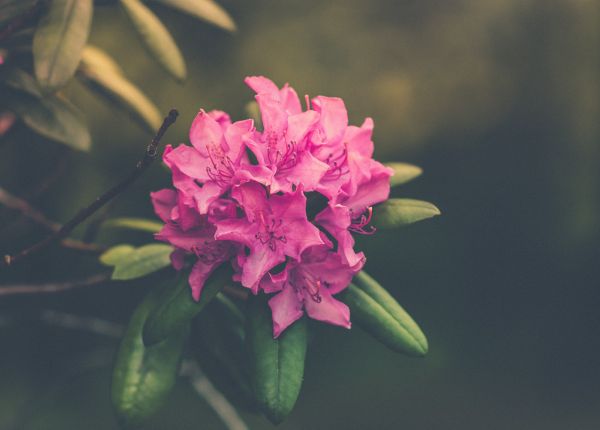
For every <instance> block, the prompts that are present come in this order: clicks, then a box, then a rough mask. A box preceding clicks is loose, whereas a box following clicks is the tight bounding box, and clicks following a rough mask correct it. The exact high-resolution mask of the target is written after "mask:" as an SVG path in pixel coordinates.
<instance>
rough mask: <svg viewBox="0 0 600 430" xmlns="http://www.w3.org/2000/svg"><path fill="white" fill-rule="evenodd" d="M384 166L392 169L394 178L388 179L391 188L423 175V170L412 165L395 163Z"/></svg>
mask: <svg viewBox="0 0 600 430" xmlns="http://www.w3.org/2000/svg"><path fill="white" fill-rule="evenodd" d="M385 165H386V167H390V168H392V169H394V176H392V177H391V178H390V185H391V186H392V187H395V186H397V185H402V184H405V183H407V182H410V181H412V180H413V179H415V178H417V177H419V176H421V174H422V173H423V169H421V168H420V167H419V166H415V165H413V164H408V163H399V162H396V163H386V164H385Z"/></svg>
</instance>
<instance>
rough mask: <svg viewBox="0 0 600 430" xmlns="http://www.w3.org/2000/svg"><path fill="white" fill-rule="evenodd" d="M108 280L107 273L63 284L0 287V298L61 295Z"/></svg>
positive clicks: (108, 275)
mask: <svg viewBox="0 0 600 430" xmlns="http://www.w3.org/2000/svg"><path fill="white" fill-rule="evenodd" d="M109 279H110V274H109V273H101V274H96V275H92V276H90V277H87V278H84V279H77V280H75V281H65V282H50V283H47V284H37V285H36V284H32V285H28V284H16V285H2V286H0V297H2V296H19V295H25V294H52V293H62V292H64V291H68V290H73V289H76V288H82V287H91V286H93V285H98V284H102V283H104V282H106V281H108V280H109Z"/></svg>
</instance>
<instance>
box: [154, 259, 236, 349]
mask: <svg viewBox="0 0 600 430" xmlns="http://www.w3.org/2000/svg"><path fill="white" fill-rule="evenodd" d="M231 276H232V270H231V266H230V265H229V264H223V265H221V266H220V267H219V268H218V269H217V270H215V272H214V273H213V274H212V275H211V276H210V277H209V278H208V280H207V281H206V283H205V284H204V288H203V289H202V294H201V295H200V300H198V301H197V302H196V301H195V300H194V299H193V298H192V293H191V290H190V286H189V283H188V279H187V276H183V277H182V279H181V280H180V282H178V284H177V285H176V286H175V287H174V288H173V289H172V290H171V291H170V292H169V294H168V296H167V297H166V298H165V299H164V300H163V302H162V303H161V305H160V306H159V307H158V308H157V309H156V310H155V311H154V312H153V313H152V315H151V316H150V318H148V322H147V323H146V326H145V327H144V342H146V345H153V344H155V343H157V342H160V341H161V340H163V339H165V338H166V337H168V336H169V335H170V334H171V333H173V332H175V331H177V330H179V329H180V328H181V327H183V326H188V325H189V324H190V321H191V320H192V319H193V318H194V317H195V316H196V315H197V314H198V313H199V312H201V311H202V309H204V307H205V306H206V305H207V304H208V303H210V301H211V300H212V299H213V298H214V297H215V295H216V294H217V293H218V292H219V291H221V289H222V288H223V287H224V286H225V285H226V284H228V283H229V284H231V282H232V281H231Z"/></svg>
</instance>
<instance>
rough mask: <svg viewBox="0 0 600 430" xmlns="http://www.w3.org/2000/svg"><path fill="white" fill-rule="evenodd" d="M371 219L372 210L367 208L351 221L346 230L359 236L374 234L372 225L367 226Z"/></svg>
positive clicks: (374, 230) (374, 229)
mask: <svg viewBox="0 0 600 430" xmlns="http://www.w3.org/2000/svg"><path fill="white" fill-rule="evenodd" d="M371 218H373V208H372V207H371V206H369V207H368V208H367V209H366V210H365V211H363V213H362V214H361V215H360V216H359V217H357V218H353V219H352V223H351V224H350V227H348V230H350V231H353V232H354V233H359V234H373V233H375V232H376V231H377V229H376V228H375V227H374V226H372V225H368V224H369V223H370V222H371Z"/></svg>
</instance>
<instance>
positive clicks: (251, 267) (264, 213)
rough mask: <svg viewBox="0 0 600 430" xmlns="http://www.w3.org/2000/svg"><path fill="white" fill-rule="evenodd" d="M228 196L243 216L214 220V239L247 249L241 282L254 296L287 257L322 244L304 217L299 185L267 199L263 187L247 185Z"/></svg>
mask: <svg viewBox="0 0 600 430" xmlns="http://www.w3.org/2000/svg"><path fill="white" fill-rule="evenodd" d="M231 196H232V197H233V198H234V199H235V200H236V201H237V202H238V204H239V205H240V207H241V208H242V209H243V210H244V213H245V216H244V217H243V218H234V219H223V220H217V221H216V222H215V225H216V227H217V229H216V233H215V239H217V240H230V241H233V242H237V243H240V244H242V245H244V246H246V247H247V248H248V249H249V254H248V256H247V258H246V259H245V261H244V264H243V267H242V275H241V282H242V285H244V286H245V287H247V288H251V289H252V291H253V292H254V293H257V292H258V284H259V282H260V280H261V278H262V277H263V276H264V275H265V274H266V273H267V272H268V271H269V270H271V269H272V268H273V267H275V266H276V265H278V264H279V263H282V262H284V261H285V259H286V257H291V258H294V259H300V255H301V254H302V252H303V251H304V250H305V249H306V248H308V247H310V246H313V245H321V244H323V241H322V240H321V237H320V233H319V230H318V229H317V228H316V227H315V226H314V225H313V224H311V223H310V222H308V220H307V218H306V197H305V196H304V193H303V192H302V187H301V186H300V187H298V188H297V189H296V191H295V192H293V193H290V194H285V195H273V194H272V195H270V196H267V193H266V190H265V189H264V187H263V186H261V185H259V184H257V183H253V182H249V183H246V184H243V185H240V186H239V187H237V188H234V189H233V191H232V193H231Z"/></svg>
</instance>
